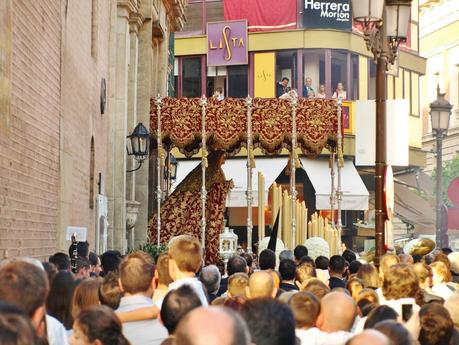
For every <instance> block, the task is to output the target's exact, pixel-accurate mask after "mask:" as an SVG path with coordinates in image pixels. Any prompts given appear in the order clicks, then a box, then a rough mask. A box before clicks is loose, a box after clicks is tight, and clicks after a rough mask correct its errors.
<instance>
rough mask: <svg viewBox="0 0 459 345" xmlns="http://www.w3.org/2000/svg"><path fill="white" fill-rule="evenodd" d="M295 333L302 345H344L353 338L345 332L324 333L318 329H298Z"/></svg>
mask: <svg viewBox="0 0 459 345" xmlns="http://www.w3.org/2000/svg"><path fill="white" fill-rule="evenodd" d="M295 333H296V336H297V337H298V338H299V339H300V341H301V345H344V344H346V341H348V340H349V339H350V338H351V337H352V336H353V334H352V333H350V332H345V331H339V332H333V333H327V332H322V331H321V330H320V329H318V328H316V327H313V328H310V329H308V330H305V329H296V331H295Z"/></svg>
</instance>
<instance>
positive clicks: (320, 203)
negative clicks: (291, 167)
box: [301, 158, 368, 210]
mask: <svg viewBox="0 0 459 345" xmlns="http://www.w3.org/2000/svg"><path fill="white" fill-rule="evenodd" d="M301 163H302V164H303V168H304V170H305V171H306V173H307V174H308V177H309V179H310V180H311V183H312V185H313V187H314V189H315V191H316V208H317V209H318V210H328V209H330V192H331V177H330V168H329V163H328V160H323V159H317V160H312V159H307V158H301ZM335 171H336V174H335V188H336V187H337V185H338V174H337V170H335ZM341 191H342V192H343V198H342V201H341V209H342V210H367V209H368V190H367V188H366V187H365V184H364V183H363V181H362V179H361V177H360V175H359V173H358V172H357V169H356V168H355V166H354V164H353V163H352V162H351V161H344V167H343V168H342V169H341ZM335 208H336V204H335Z"/></svg>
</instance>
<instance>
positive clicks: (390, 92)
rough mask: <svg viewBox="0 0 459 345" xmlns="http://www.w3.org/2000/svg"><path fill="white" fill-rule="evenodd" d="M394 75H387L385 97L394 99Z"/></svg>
mask: <svg viewBox="0 0 459 345" xmlns="http://www.w3.org/2000/svg"><path fill="white" fill-rule="evenodd" d="M394 91H395V88H394V76H392V75H388V76H387V99H394Z"/></svg>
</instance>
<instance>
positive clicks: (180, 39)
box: [175, 29, 426, 75]
mask: <svg viewBox="0 0 459 345" xmlns="http://www.w3.org/2000/svg"><path fill="white" fill-rule="evenodd" d="M248 42H249V43H248V48H249V51H250V52H261V51H274V50H283V49H343V50H348V51H350V52H354V53H356V54H360V55H363V56H366V57H369V58H371V57H372V55H371V52H369V51H368V50H367V48H366V46H365V41H364V40H363V39H362V36H361V35H359V34H357V33H350V32H343V31H334V30H305V29H296V30H285V31H271V32H249V35H248ZM204 54H207V41H206V35H197V36H196V35H195V36H189V37H185V36H178V35H176V37H175V55H176V56H186V55H204ZM399 66H400V67H403V68H407V69H409V70H410V71H413V72H416V73H419V74H421V75H423V74H425V72H426V59H425V58H423V57H421V56H419V55H418V54H417V53H413V52H410V51H406V50H399Z"/></svg>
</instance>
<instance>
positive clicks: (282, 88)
mask: <svg viewBox="0 0 459 345" xmlns="http://www.w3.org/2000/svg"><path fill="white" fill-rule="evenodd" d="M288 83H289V80H288V78H287V77H283V78H282V80H281V81H280V82H278V83H277V84H276V98H279V97H280V96H282V95H283V94H284V93H287V92H288V90H287V87H288Z"/></svg>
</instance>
